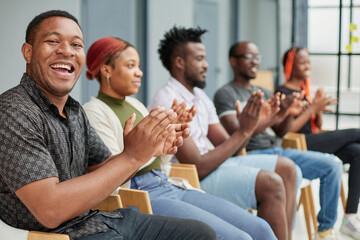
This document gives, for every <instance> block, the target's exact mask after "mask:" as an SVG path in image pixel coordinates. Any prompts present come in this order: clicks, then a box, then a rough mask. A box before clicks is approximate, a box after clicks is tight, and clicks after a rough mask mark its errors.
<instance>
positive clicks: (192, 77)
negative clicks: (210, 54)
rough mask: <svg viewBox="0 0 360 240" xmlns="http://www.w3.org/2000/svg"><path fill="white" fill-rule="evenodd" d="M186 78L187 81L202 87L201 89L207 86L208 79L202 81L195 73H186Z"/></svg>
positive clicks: (194, 85)
mask: <svg viewBox="0 0 360 240" xmlns="http://www.w3.org/2000/svg"><path fill="white" fill-rule="evenodd" d="M185 79H186V82H187V83H188V84H189V85H191V86H193V87H198V88H201V89H204V88H205V87H206V81H201V80H198V79H197V78H196V76H195V74H193V75H187V74H186V73H185Z"/></svg>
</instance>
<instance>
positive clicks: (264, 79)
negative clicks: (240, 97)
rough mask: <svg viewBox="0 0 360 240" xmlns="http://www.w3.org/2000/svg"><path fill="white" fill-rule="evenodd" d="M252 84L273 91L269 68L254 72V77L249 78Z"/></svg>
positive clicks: (272, 80)
mask: <svg viewBox="0 0 360 240" xmlns="http://www.w3.org/2000/svg"><path fill="white" fill-rule="evenodd" d="M250 83H251V84H252V85H256V86H259V87H264V88H267V89H269V90H270V91H272V92H274V79H273V73H272V71H270V70H262V71H259V72H258V73H257V74H256V78H255V79H253V80H251V82H250Z"/></svg>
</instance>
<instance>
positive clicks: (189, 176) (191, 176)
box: [169, 163, 200, 189]
mask: <svg viewBox="0 0 360 240" xmlns="http://www.w3.org/2000/svg"><path fill="white" fill-rule="evenodd" d="M169 177H180V178H184V179H186V180H188V182H189V183H190V185H191V186H193V187H194V188H198V189H200V180H199V175H198V172H197V169H196V166H195V164H184V163H172V164H171V170H170V174H169Z"/></svg>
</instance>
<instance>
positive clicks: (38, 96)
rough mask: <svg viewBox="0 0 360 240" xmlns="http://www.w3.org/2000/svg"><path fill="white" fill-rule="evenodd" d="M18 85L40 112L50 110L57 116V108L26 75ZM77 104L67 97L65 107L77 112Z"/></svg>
mask: <svg viewBox="0 0 360 240" xmlns="http://www.w3.org/2000/svg"><path fill="white" fill-rule="evenodd" d="M20 85H21V86H23V88H24V89H25V90H26V92H27V93H28V94H29V95H30V97H31V98H32V100H33V101H34V102H35V103H36V105H38V106H39V107H40V109H41V110H42V111H48V110H52V111H55V112H56V113H57V114H59V110H58V108H57V107H56V106H55V105H54V104H53V103H52V102H50V100H49V99H48V98H47V97H46V96H45V94H44V93H43V92H42V91H41V90H40V88H39V87H38V86H37V85H36V83H35V81H34V80H32V79H31V78H30V77H29V76H28V75H27V74H26V73H24V75H23V76H22V78H21V82H20ZM79 105H80V104H79V103H78V102H77V101H75V100H74V99H73V98H72V97H70V96H69V97H68V99H67V101H66V103H65V107H71V108H72V110H77V109H78V108H79Z"/></svg>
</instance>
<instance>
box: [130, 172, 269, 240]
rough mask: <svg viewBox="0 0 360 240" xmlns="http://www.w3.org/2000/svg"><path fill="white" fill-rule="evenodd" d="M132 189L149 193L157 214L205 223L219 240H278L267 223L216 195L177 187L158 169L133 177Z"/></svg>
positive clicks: (153, 208)
mask: <svg viewBox="0 0 360 240" xmlns="http://www.w3.org/2000/svg"><path fill="white" fill-rule="evenodd" d="M131 188H135V189H140V190H146V191H148V192H149V196H150V202H151V207H152V210H153V213H154V214H157V215H164V216H174V217H181V218H191V219H196V220H200V221H203V222H205V223H207V224H209V225H210V226H211V227H212V228H213V229H214V230H215V232H216V234H217V239H247V240H248V239H254V240H255V239H266V240H272V239H276V237H275V235H274V233H273V231H272V230H271V228H270V226H269V224H268V223H267V222H265V220H263V219H261V218H259V217H256V216H254V215H252V214H250V213H248V212H247V211H245V210H243V209H241V208H240V207H239V206H237V205H235V204H233V203H231V202H229V201H226V200H225V199H222V198H219V197H217V196H214V195H211V194H207V193H202V192H199V191H196V190H184V189H182V188H179V187H176V186H174V185H172V184H170V183H169V182H168V181H167V177H166V175H165V174H163V173H161V172H160V171H159V170H152V171H151V172H149V173H146V174H143V175H141V176H138V177H135V178H133V179H132V180H131Z"/></svg>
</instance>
